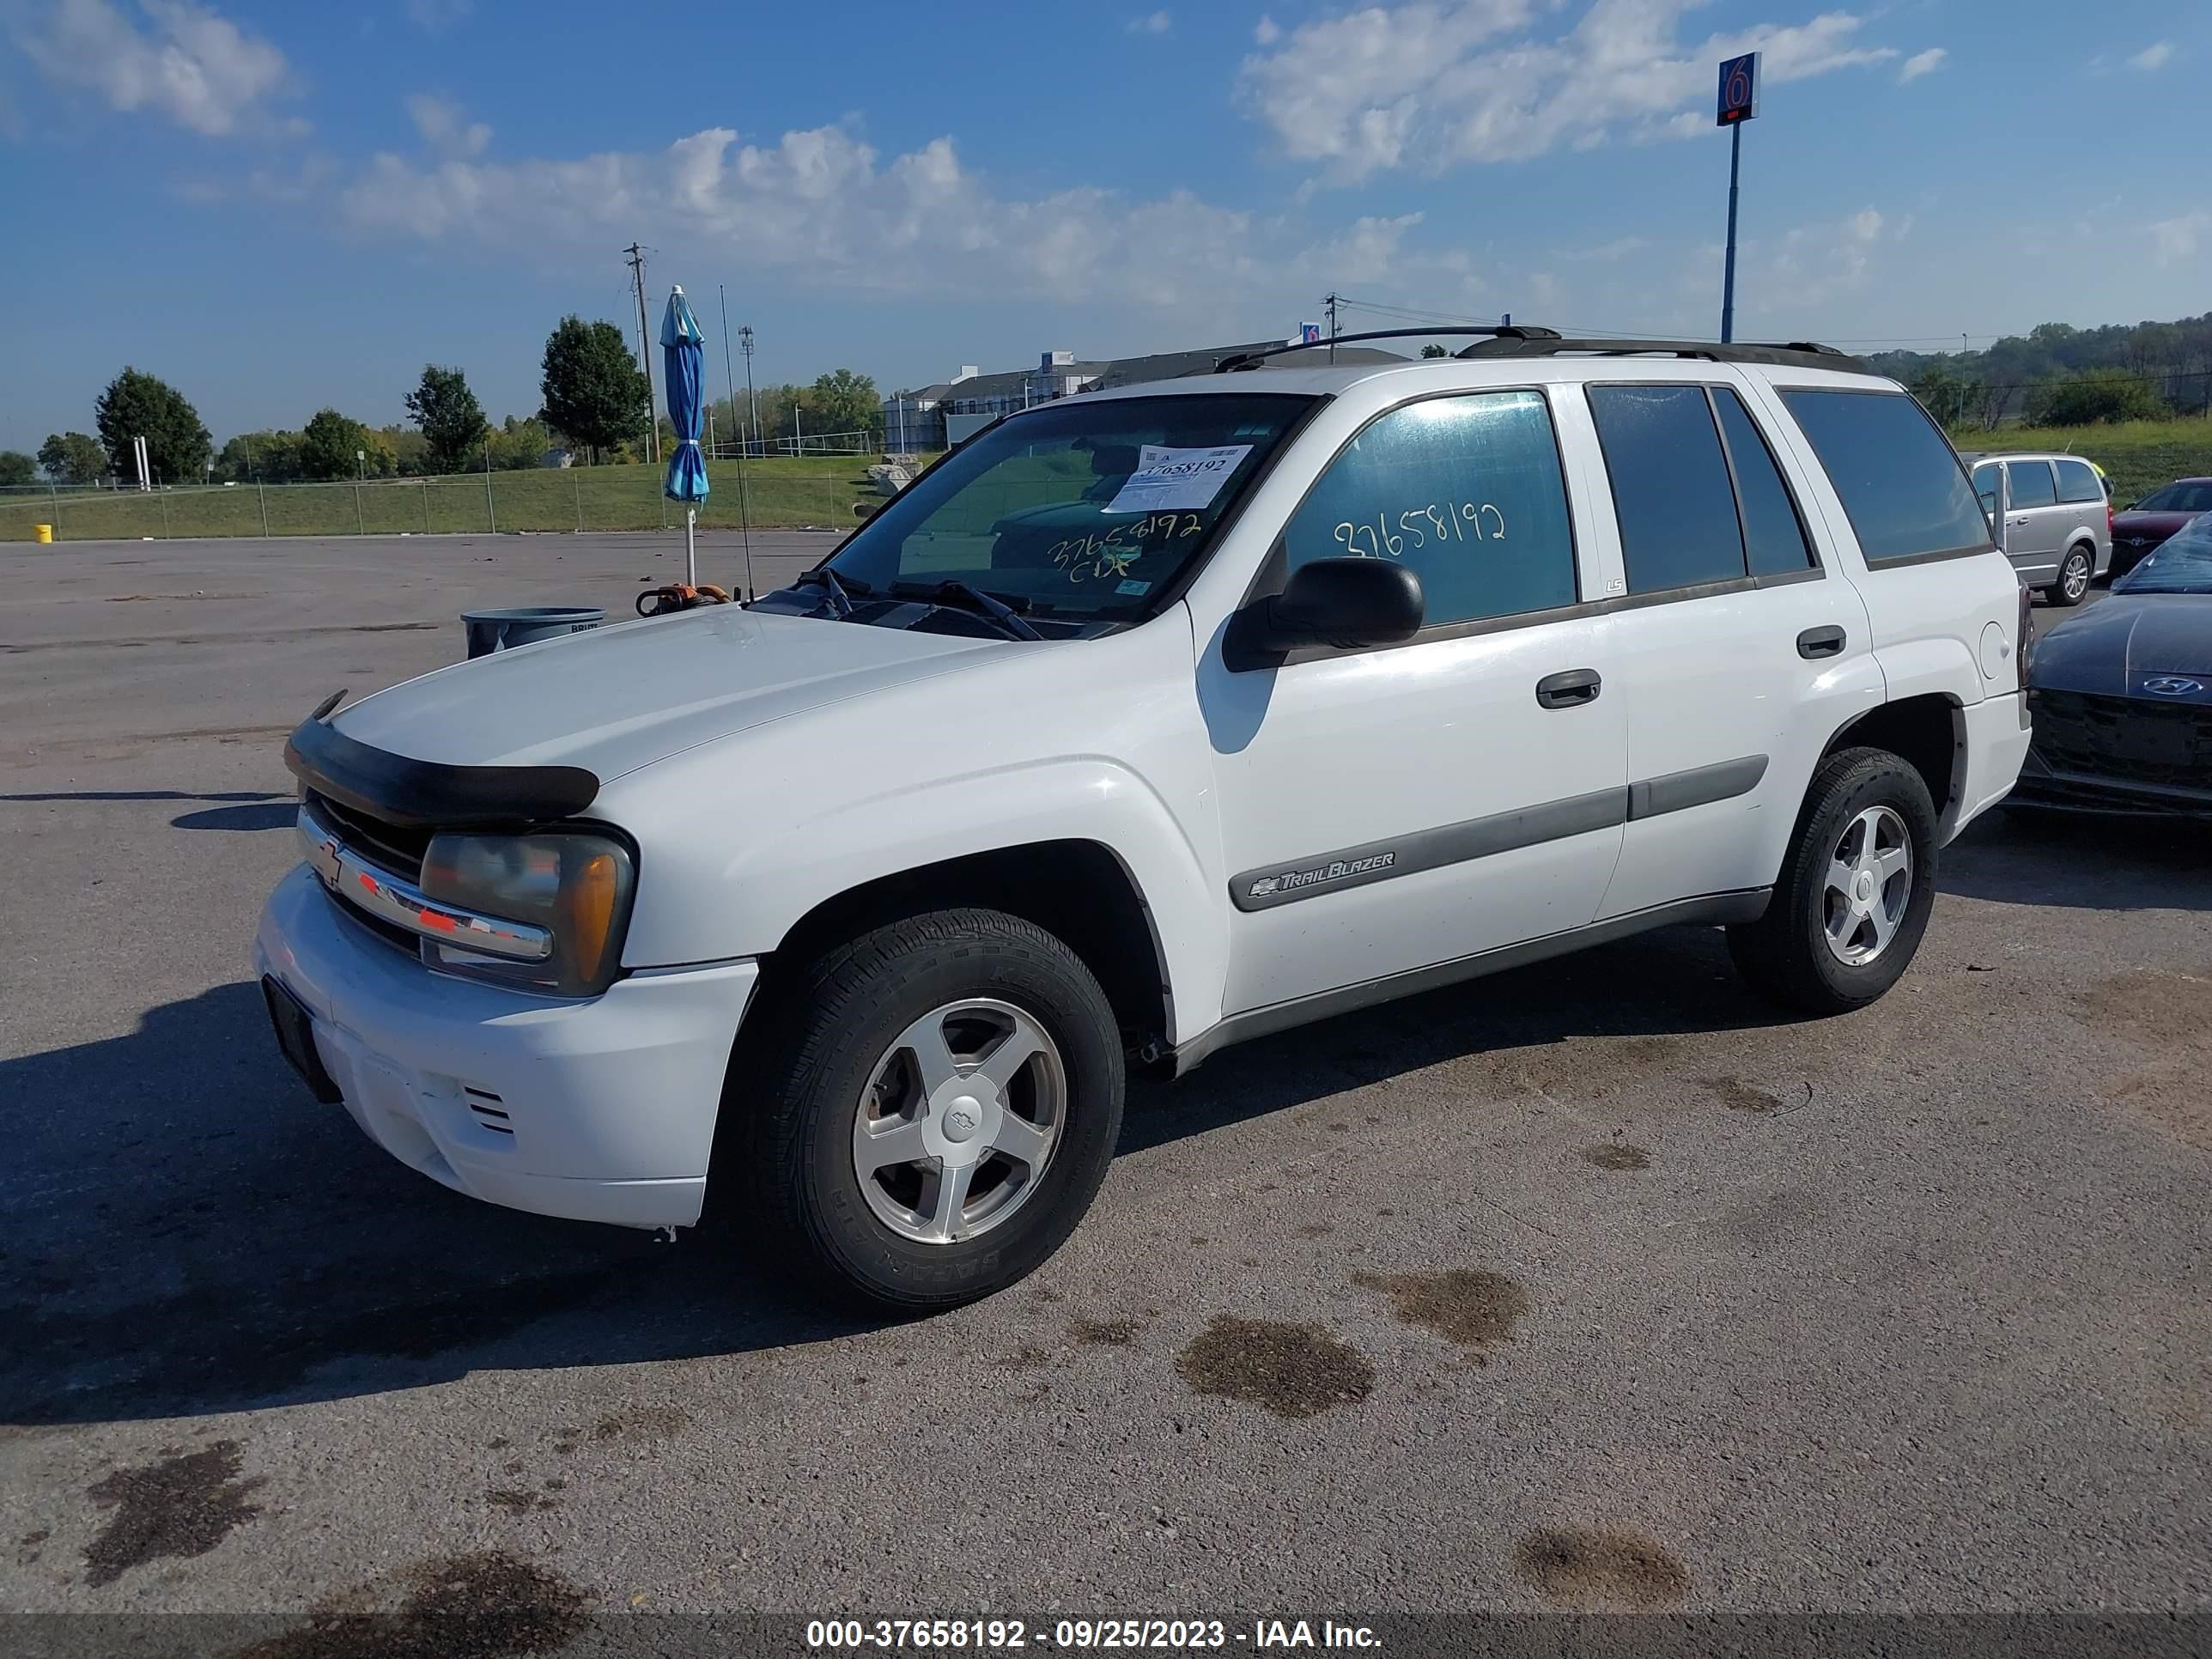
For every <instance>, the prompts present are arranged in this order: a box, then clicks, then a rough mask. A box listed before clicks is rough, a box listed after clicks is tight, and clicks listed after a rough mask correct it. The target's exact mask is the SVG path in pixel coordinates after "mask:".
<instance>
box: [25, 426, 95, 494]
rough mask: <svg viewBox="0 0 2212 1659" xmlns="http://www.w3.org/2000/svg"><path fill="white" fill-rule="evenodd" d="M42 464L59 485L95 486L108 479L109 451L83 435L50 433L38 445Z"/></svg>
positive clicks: (77, 433)
mask: <svg viewBox="0 0 2212 1659" xmlns="http://www.w3.org/2000/svg"><path fill="white" fill-rule="evenodd" d="M39 465H40V466H43V467H44V468H46V476H47V477H49V478H52V480H53V481H54V482H55V483H66V484H96V483H99V482H100V480H101V479H102V478H105V477H106V476H107V471H108V468H107V452H106V450H104V449H102V448H101V447H100V441H99V440H98V439H96V438H88V437H87V436H85V435H84V434H83V433H82V432H54V433H49V434H48V435H47V436H46V442H44V443H42V444H40V446H39Z"/></svg>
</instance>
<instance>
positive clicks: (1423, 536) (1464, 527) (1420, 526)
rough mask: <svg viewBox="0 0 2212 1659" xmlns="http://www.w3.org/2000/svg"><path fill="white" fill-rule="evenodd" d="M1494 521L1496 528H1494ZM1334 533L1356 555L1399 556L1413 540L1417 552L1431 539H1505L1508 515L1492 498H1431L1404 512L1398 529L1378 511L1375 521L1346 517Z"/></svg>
mask: <svg viewBox="0 0 2212 1659" xmlns="http://www.w3.org/2000/svg"><path fill="white" fill-rule="evenodd" d="M1485 515H1487V517H1486V516H1485ZM1492 520H1495V522H1496V525H1497V528H1496V529H1492V528H1491V524H1492ZM1330 533H1331V535H1332V536H1333V537H1334V539H1335V540H1336V541H1337V542H1338V543H1339V544H1340V545H1341V546H1342V547H1343V548H1344V550H1345V551H1346V553H1348V554H1350V555H1352V556H1353V557H1355V558H1362V559H1381V558H1392V559H1396V558H1402V557H1403V556H1405V553H1406V545H1407V542H1408V541H1409V540H1410V541H1411V542H1412V544H1413V550H1414V551H1416V552H1418V551H1419V550H1421V549H1422V548H1424V547H1426V546H1427V545H1428V544H1429V543H1430V542H1431V541H1437V542H1452V541H1458V542H1472V541H1493V542H1502V541H1504V539H1505V514H1504V512H1503V511H1501V510H1500V509H1499V508H1498V507H1496V506H1495V505H1493V504H1492V503H1491V502H1489V501H1458V502H1452V501H1431V502H1430V503H1429V504H1428V505H1427V506H1426V507H1407V508H1406V510H1405V511H1403V512H1402V513H1399V514H1398V515H1397V525H1396V528H1395V529H1394V528H1392V526H1391V521H1390V514H1389V513H1387V512H1385V513H1376V515H1375V521H1374V522H1373V523H1372V524H1370V523H1369V522H1367V521H1366V520H1364V519H1363V520H1358V521H1354V520H1350V519H1346V520H1343V521H1342V522H1340V524H1338V526H1336V528H1335V529H1334V531H1333V532H1330Z"/></svg>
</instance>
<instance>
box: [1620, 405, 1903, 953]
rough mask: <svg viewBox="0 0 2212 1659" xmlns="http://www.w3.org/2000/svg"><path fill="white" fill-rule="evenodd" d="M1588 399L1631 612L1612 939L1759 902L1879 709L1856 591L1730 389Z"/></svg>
mask: <svg viewBox="0 0 2212 1659" xmlns="http://www.w3.org/2000/svg"><path fill="white" fill-rule="evenodd" d="M1731 374H1732V372H1731V371H1729V370H1727V369H1707V370H1705V375H1707V376H1710V377H1711V378H1703V379H1700V380H1695V381H1690V380H1668V381H1666V382H1663V383H1649V382H1645V383H1628V384H1593V385H1591V386H1589V387H1587V388H1586V395H1587V397H1588V398H1589V405H1590V410H1591V414H1592V416H1593V418H1594V421H1595V428H1596V434H1597V440H1598V448H1599V451H1600V453H1601V457H1602V462H1603V470H1602V471H1601V473H1600V474H1599V476H1600V477H1602V478H1605V479H1607V480H1608V481H1609V484H1610V490H1609V496H1610V499H1609V501H1607V502H1605V503H1603V504H1602V505H1603V506H1604V507H1606V508H1607V510H1609V513H1610V515H1611V517H1612V518H1613V527H1614V529H1615V530H1616V532H1617V535H1618V545H1619V548H1620V560H1621V573H1620V578H1619V580H1620V583H1621V586H1622V590H1623V592H1624V595H1625V597H1622V598H1620V599H1616V600H1615V601H1614V602H1613V607H1614V608H1613V615H1612V616H1611V617H1609V618H1608V626H1609V628H1610V630H1611V632H1610V636H1609V638H1608V639H1607V659H1608V660H1609V662H1610V663H1611V665H1612V668H1611V673H1610V677H1609V678H1608V680H1607V695H1608V696H1610V695H1611V694H1612V691H1613V688H1614V684H1615V682H1616V681H1617V683H1618V687H1619V690H1620V693H1621V695H1622V698H1623V701H1624V702H1626V704H1627V709H1628V776H1629V804H1628V811H1629V821H1628V825H1627V829H1626V833H1625V835H1624V837H1623V842H1622V847H1621V855H1620V866H1619V868H1618V869H1617V870H1616V871H1615V872H1614V874H1613V880H1612V882H1611V883H1610V884H1608V885H1607V889H1606V891H1605V896H1604V898H1603V900H1602V902H1601V904H1600V906H1599V910H1598V915H1599V917H1600V918H1601V919H1603V918H1608V917H1613V916H1621V915H1632V914H1633V913H1635V912H1638V911H1644V910H1650V909H1652V908H1656V907H1657V906H1660V905H1663V904H1667V903H1669V902H1674V901H1675V900H1680V899H1687V898H1694V897H1699V896H1705V895H1707V894H1713V893H1724V892H1731V891H1735V890H1741V889H1746V888H1753V887H1759V886H1764V885H1765V884H1769V883H1771V881H1772V880H1773V879H1774V872H1775V869H1776V867H1777V865H1778V859H1779V853H1778V851H1777V850H1776V849H1777V848H1778V845H1779V840H1780V839H1781V838H1784V837H1786V836H1787V833H1788V831H1789V829H1790V826H1791V824H1792V823H1794V822H1795V820H1796V813H1797V807H1798V803H1799V802H1800V801H1801V800H1802V799H1803V796H1804V793H1805V785H1806V781H1807V779H1808V777H1809V776H1810V775H1811V773H1812V769H1813V766H1814V761H1815V760H1816V758H1817V757H1818V754H1819V751H1820V744H1821V743H1822V742H1823V741H1824V740H1825V738H1826V736H1827V734H1828V733H1829V732H1832V731H1833V730H1835V729H1836V728H1837V727H1838V726H1841V725H1842V724H1844V721H1845V720H1848V719H1849V718H1850V716H1851V715H1852V714H1856V713H1857V712H1859V711H1860V710H1861V709H1863V708H1865V707H1866V706H1867V705H1868V702H1869V695H1870V693H1869V687H1870V686H1871V687H1872V688H1874V690H1872V693H1871V695H1872V696H1876V697H1878V696H1879V684H1880V679H1879V674H1878V673H1877V672H1876V671H1875V670H1874V669H1873V666H1872V659H1871V658H1870V656H1869V654H1868V647H1869V640H1868V623H1867V616H1866V611H1865V607H1864V606H1863V605H1862V604H1861V602H1860V600H1859V597H1858V593H1857V590H1856V589H1855V588H1854V587H1853V586H1852V585H1851V583H1850V581H1849V580H1846V579H1845V578H1844V575H1843V574H1841V573H1840V572H1838V571H1832V570H1830V569H1828V568H1826V566H1825V565H1824V564H1823V563H1822V562H1821V561H1820V559H1819V557H1818V556H1816V554H1815V552H1814V540H1813V538H1812V536H1811V535H1810V533H1809V532H1808V526H1807V523H1806V518H1805V514H1804V513H1803V511H1802V508H1801V507H1800V505H1799V502H1798V498H1797V491H1796V489H1794V488H1793V486H1792V484H1791V483H1790V480H1789V479H1788V477H1786V476H1785V474H1784V471H1783V469H1782V467H1781V465H1779V464H1778V461H1777V459H1776V449H1775V447H1774V445H1773V444H1772V443H1771V441H1770V440H1769V437H1768V435H1767V434H1766V432H1765V429H1764V427H1763V425H1762V422H1760V421H1759V419H1758V418H1757V417H1756V416H1754V415H1753V411H1752V408H1751V406H1750V405H1749V404H1748V403H1747V399H1746V398H1745V397H1744V396H1743V391H1742V386H1741V382H1740V381H1738V380H1735V379H1733V378H1723V377H1729V376H1731Z"/></svg>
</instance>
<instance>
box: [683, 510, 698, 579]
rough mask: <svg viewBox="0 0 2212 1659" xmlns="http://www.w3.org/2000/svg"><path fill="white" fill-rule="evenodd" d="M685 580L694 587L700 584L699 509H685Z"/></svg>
mask: <svg viewBox="0 0 2212 1659" xmlns="http://www.w3.org/2000/svg"><path fill="white" fill-rule="evenodd" d="M684 581H685V583H686V584H687V585H688V586H692V587H696V586H699V509H698V508H697V507H685V508H684Z"/></svg>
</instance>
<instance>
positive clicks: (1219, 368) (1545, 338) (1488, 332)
mask: <svg viewBox="0 0 2212 1659" xmlns="http://www.w3.org/2000/svg"><path fill="white" fill-rule="evenodd" d="M1439 334H1479V335H1480V336H1482V337H1484V338H1485V339H1494V340H1510V341H1512V342H1514V343H1516V344H1518V343H1522V342H1526V343H1528V344H1530V345H1532V346H1533V345H1539V344H1545V343H1550V342H1552V341H1554V340H1557V339H1558V338H1559V331H1558V330H1557V329H1553V328H1535V327H1523V326H1522V325H1520V324H1518V323H1500V324H1498V325H1495V326H1493V327H1491V328H1474V327H1467V328H1378V329H1373V330H1370V331H1368V332H1367V333H1364V334H1340V335H1338V336H1336V337H1335V338H1334V339H1329V340H1299V341H1296V342H1294V343H1291V344H1288V345H1279V346H1270V347H1268V348H1267V350H1265V351H1240V352H1238V353H1237V355H1236V356H1233V357H1224V358H1223V359H1222V360H1221V361H1220V362H1218V363H1216V364H1214V366H1213V372H1214V373H1215V374H1234V373H1235V372H1236V371H1237V370H1238V369H1240V368H1258V367H1259V366H1260V365H1261V363H1262V362H1265V361H1266V360H1267V359H1268V358H1270V357H1279V356H1282V355H1283V354H1284V353H1285V352H1286V351H1319V350H1321V349H1323V348H1324V347H1328V346H1340V345H1357V344H1358V343H1359V342H1360V341H1362V340H1427V339H1432V338H1434V337H1436V336H1437V335H1439ZM1460 355H1461V356H1467V355H1468V353H1467V352H1462V353H1461V354H1460Z"/></svg>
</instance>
